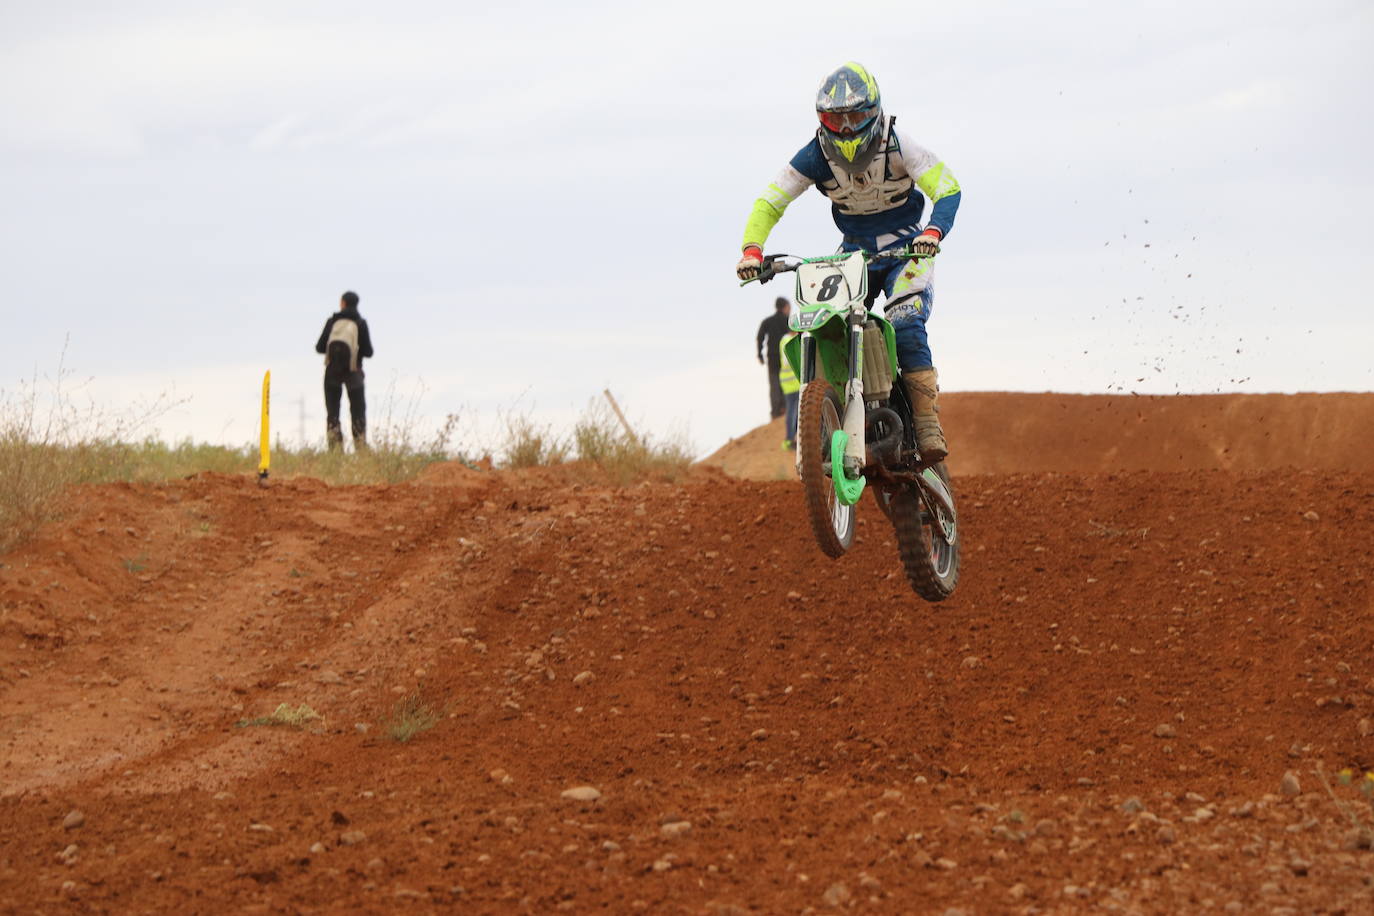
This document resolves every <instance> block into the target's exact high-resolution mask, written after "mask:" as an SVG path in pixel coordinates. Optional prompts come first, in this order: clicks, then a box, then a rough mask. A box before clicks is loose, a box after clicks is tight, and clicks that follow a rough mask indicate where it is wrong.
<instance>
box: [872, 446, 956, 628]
mask: <svg viewBox="0 0 1374 916" xmlns="http://www.w3.org/2000/svg"><path fill="white" fill-rule="evenodd" d="M934 471H935V473H936V474H938V475H939V476H940V480H941V481H943V482H944V484H945V487H946V489H949V491H950V499H951V501H953V494H954V491H953V489H952V488H951V487H950V484H949V471H948V470H947V469H946V468H945V463H944V462H943V461H942V462H940V463H939V464H937V465H935V466H934ZM886 499H887V509H888V515H889V516H890V517H891V518H892V526H893V527H894V528H895V529H896V530H897V552H898V554H900V555H901V558H902V568H903V569H905V570H906V577H907V579H908V580H909V581H910V582H911V588H912V590H913V591H915V592H916V594H918V595H920V596H921V597H922V598H924V599H926V600H927V601H943V600H944V599H946V598H948V597H949V596H950V595H951V594H952V593H953V592H954V587H955V586H956V585H958V584H959V525H958V520H957V517H953V516H951V517H949V518H946V519H939V518H936V517H935V516H932V515H931V513H930V510H929V509H928V508H927V507H926V504H925V501H924V500H922V499H921V494H920V493H919V492H918V491H917V489H916V485H915V484H911V485H909V486H904V487H902V488H901V489H900V490H897V491H896V492H894V493H891V494H890V495H888V496H886ZM939 511H940V512H941V513H942V512H943V510H939ZM942 522H944V523H947V524H942ZM946 527H948V528H949V532H948V533H946V531H945V528H946Z"/></svg>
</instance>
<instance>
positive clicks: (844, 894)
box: [821, 881, 854, 906]
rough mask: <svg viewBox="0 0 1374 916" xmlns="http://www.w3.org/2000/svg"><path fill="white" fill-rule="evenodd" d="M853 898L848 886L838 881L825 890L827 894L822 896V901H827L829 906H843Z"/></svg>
mask: <svg viewBox="0 0 1374 916" xmlns="http://www.w3.org/2000/svg"><path fill="white" fill-rule="evenodd" d="M853 896H854V895H853V894H851V893H850V892H849V888H848V887H847V886H845V885H844V884H842V883H840V882H838V881H837V882H836V883H834V884H832V885H830V886H829V887H827V888H826V889H825V893H824V894H821V899H822V900H824V901H825V903H826V905H827V906H843V905H844V904H846V903H848V902H849V900H850V898H852V897H853Z"/></svg>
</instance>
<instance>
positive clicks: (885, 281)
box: [840, 227, 935, 372]
mask: <svg viewBox="0 0 1374 916" xmlns="http://www.w3.org/2000/svg"><path fill="white" fill-rule="evenodd" d="M918 228H919V227H918ZM865 241H867V242H869V243H870V245H868V246H865V245H864V244H863V242H865ZM873 241H874V240H872V239H853V240H851V238H850V237H849V236H846V237H845V240H844V242H843V244H841V245H840V250H841V251H873V250H874V248H875V247H876V246H873V245H872V244H871V243H872V242H873ZM906 241H908V240H907V239H904V238H903V239H900V240H899V242H900V243H902V244H905V242H906ZM887 247H895V245H889V246H887ZM934 270H935V263H934V262H933V261H932V260H931V259H930V258H922V259H920V260H915V259H912V260H910V261H894V262H891V263H890V264H888V265H886V266H883V265H880V266H877V267H873V268H870V269H869V271H868V304H869V305H870V306H872V304H873V303H874V302H875V301H877V298H878V293H879V291H881V292H882V293H883V294H884V295H885V296H886V297H887V301H886V302H885V303H884V304H883V311H884V313H885V314H886V316H887V320H888V321H890V322H892V331H893V333H894V335H895V336H896V338H897V365H899V366H900V367H901V369H902V371H903V372H912V371H915V370H917V369H929V368H931V367H932V366H934V365H935V363H934V362H933V361H932V359H931V355H930V343H929V342H928V341H927V340H926V319H928V318H929V317H930V310H931V309H932V308H933V307H934V305H935V282H934V277H933V276H932V274H933V273H934Z"/></svg>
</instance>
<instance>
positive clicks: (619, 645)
mask: <svg viewBox="0 0 1374 916" xmlns="http://www.w3.org/2000/svg"><path fill="white" fill-rule="evenodd" d="M956 485H957V487H958V496H959V499H960V500H961V514H962V517H963V520H964V534H965V538H966V543H965V551H966V553H965V566H964V577H963V579H962V581H961V584H960V586H959V590H958V592H957V593H956V595H955V597H954V598H952V599H951V600H949V601H947V602H945V603H943V604H940V605H934V606H932V605H927V604H925V603H923V602H921V601H919V600H917V599H915V598H914V596H912V594H911V593H910V591H909V590H908V588H907V587H906V585H905V580H904V579H903V577H902V575H901V574H900V572H899V570H898V568H897V563H896V550H895V547H894V544H893V542H892V538H891V534H890V531H889V529H888V528H887V526H886V524H885V522H884V521H883V518H882V516H881V515H880V513H879V512H878V511H877V510H876V508H875V507H874V506H873V505H872V503H871V502H870V501H869V500H868V498H867V497H865V500H864V503H863V504H862V505H861V513H860V517H861V519H862V521H861V523H860V528H859V533H858V544H857V546H856V548H855V549H854V550H853V551H852V552H851V553H850V554H849V555H848V556H846V557H845V558H844V559H842V560H839V561H830V560H827V559H826V558H824V557H823V556H822V555H821V554H820V553H819V551H818V550H817V549H816V548H815V547H814V545H813V543H812V542H811V538H810V534H809V532H808V530H807V529H806V521H805V516H804V513H803V510H802V504H801V500H800V499H799V497H798V493H797V491H796V489H795V484H793V483H790V482H786V481H778V482H750V481H742V480H737V479H731V478H728V477H726V476H724V475H722V474H720V473H719V472H715V471H710V470H703V471H698V472H695V473H694V474H693V475H692V476H691V477H690V478H689V479H687V480H686V481H684V482H679V483H676V484H670V483H661V482H660V483H645V484H640V485H636V486H632V487H629V488H623V489H616V488H611V487H607V486H604V485H602V484H601V483H599V482H598V481H597V480H596V479H595V478H594V477H592V476H591V475H590V474H586V473H584V472H580V471H579V470H578V469H576V468H572V469H561V470H557V471H535V472H524V473H504V472H501V473H493V472H476V471H469V470H466V469H464V468H461V467H443V468H439V469H436V470H435V471H434V472H433V473H431V474H430V475H429V476H428V477H427V479H426V480H425V481H422V482H420V483H415V484H409V485H403V486H393V487H370V488H330V487H327V486H325V485H324V484H321V483H317V482H313V481H309V480H297V481H287V482H276V483H274V484H273V485H272V486H271V487H270V488H268V489H265V490H264V489H259V488H258V487H256V486H255V485H254V484H253V482H252V481H251V479H250V478H248V477H246V476H245V477H226V476H216V475H201V476H199V477H196V478H194V479H190V480H186V481H178V482H174V483H170V484H166V485H162V486H112V487H101V488H92V489H89V490H86V491H84V492H83V493H82V494H81V498H80V500H79V503H78V505H77V506H76V507H75V509H74V511H73V513H72V514H71V516H70V517H69V518H68V519H67V520H66V521H65V522H63V523H61V524H56V525H53V526H50V527H49V528H47V529H45V530H44V531H43V532H42V534H41V536H40V538H39V539H38V540H37V541H36V542H34V543H32V544H30V545H28V546H26V547H24V548H22V549H21V550H19V551H17V552H15V553H13V554H10V555H8V556H6V557H4V558H2V561H3V564H4V566H3V568H0V910H3V911H6V912H26V913H27V912H38V911H42V912H128V911H139V912H171V911H179V912H206V913H209V912H225V911H248V912H338V911H341V910H353V911H365V912H377V911H386V910H391V909H398V908H402V907H405V908H408V909H418V910H419V911H440V910H443V909H453V908H456V909H458V910H459V911H462V912H475V913H505V912H531V913H546V912H554V911H570V912H586V911H603V912H616V913H621V912H636V911H646V912H665V913H703V914H713V913H736V914H737V913H745V912H757V913H779V912H802V911H807V910H808V909H809V910H811V911H814V912H838V911H846V910H853V911H859V912H882V913H948V912H951V911H955V912H963V913H967V914H972V913H999V912H1007V913H1022V912H1026V913H1029V912H1111V911H1116V912H1140V913H1172V912H1200V911H1207V910H1212V911H1218V912H1242V913H1252V912H1283V911H1288V912H1295V913H1298V912H1300V913H1309V912H1347V913H1361V912H1369V911H1370V910H1371V906H1372V905H1374V896H1371V895H1372V894H1374V890H1371V881H1374V853H1371V852H1370V851H1368V850H1365V849H1361V848H1359V836H1358V834H1357V833H1356V832H1355V829H1354V826H1353V825H1352V822H1351V821H1350V820H1348V819H1347V816H1346V814H1345V813H1343V812H1342V810H1341V809H1340V808H1339V807H1338V806H1337V805H1336V804H1335V803H1333V801H1332V800H1331V798H1330V797H1328V796H1327V794H1326V792H1325V791H1324V790H1323V788H1322V786H1321V783H1320V782H1319V780H1318V776H1317V773H1318V771H1319V770H1320V771H1324V772H1326V773H1327V774H1331V773H1334V772H1335V771H1337V770H1340V769H1341V768H1344V767H1351V768H1354V769H1356V770H1357V771H1362V770H1364V769H1366V768H1374V738H1371V737H1370V735H1371V732H1374V726H1371V719H1374V670H1371V667H1370V649H1371V647H1372V646H1374V622H1371V610H1374V608H1371V595H1370V592H1369V582H1368V579H1369V576H1370V574H1371V555H1374V472H1371V471H1369V470H1364V469H1361V470H1349V471H1346V470H1324V471H1320V472H1318V471H1284V472H1282V473H1266V472H1260V471H1236V470H1205V471H1190V472H1186V473H1185V472H1164V471H1144V470H1140V471H1130V472H1119V473H1098V474H1087V473H1050V474H986V475H962V476H960V477H959V478H957V480H956ZM417 692H418V693H419V694H420V695H421V696H422V697H424V698H425V699H426V700H427V701H429V702H430V703H432V704H433V705H434V706H435V707H436V708H438V709H440V710H441V711H442V715H443V718H442V719H441V720H440V721H439V723H438V724H437V725H436V726H435V727H434V728H433V729H432V730H430V731H427V732H424V733H422V734H420V735H419V736H418V737H416V738H415V739H414V740H412V741H410V742H408V743H404V744H402V743H397V742H396V741H393V740H391V739H390V738H389V737H387V736H386V734H385V728H384V727H383V726H382V725H381V724H380V722H381V720H383V719H384V718H385V717H386V716H387V715H388V714H389V712H391V711H392V710H393V709H394V708H395V706H396V704H397V702H398V700H399V699H400V698H402V697H404V696H406V695H410V694H413V693H417ZM281 703H289V704H292V705H296V704H302V703H305V704H309V705H310V706H311V707H312V708H313V709H315V710H317V711H318V712H319V713H320V714H321V715H322V716H323V720H322V721H317V722H313V723H310V724H309V725H307V727H305V728H303V729H300V730H296V729H290V728H272V727H259V726H249V727H240V726H239V725H238V723H240V722H242V721H243V720H246V719H251V718H253V717H259V716H265V715H268V714H270V713H271V712H272V711H273V710H274V709H275V708H276V707H277V706H278V704H281ZM571 789H580V790H581V791H580V792H574V793H572V794H573V795H574V796H578V797H566V796H565V793H567V791H568V790H571ZM1335 791H1336V792H1337V794H1338V796H1339V797H1340V798H1341V799H1343V800H1349V801H1351V802H1354V803H1359V802H1360V797H1359V795H1358V794H1357V793H1356V792H1355V791H1354V790H1353V789H1348V788H1343V787H1340V786H1336V787H1335ZM1351 810H1352V811H1356V812H1359V811H1360V809H1359V808H1357V807H1356V808H1352V809H1351ZM1361 816H1363V817H1364V818H1365V819H1366V822H1368V818H1369V810H1368V807H1367V806H1366V807H1365V808H1364V809H1363V812H1362V814H1361Z"/></svg>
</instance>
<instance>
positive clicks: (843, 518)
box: [797, 378, 854, 557]
mask: <svg viewBox="0 0 1374 916" xmlns="http://www.w3.org/2000/svg"><path fill="white" fill-rule="evenodd" d="M843 415H844V405H843V404H841V403H840V396H839V395H838V394H836V393H835V389H834V388H832V387H831V386H830V383H829V382H827V381H826V380H825V379H822V378H818V379H813V380H812V381H810V382H808V383H807V384H806V387H805V388H803V389H802V393H801V402H800V404H799V405H798V409H797V455H798V456H799V459H800V460H799V462H798V465H799V466H798V471H799V472H800V474H801V482H802V489H803V491H805V494H806V514H807V515H808V516H809V517H810V519H811V530H812V532H813V533H814V534H815V535H816V543H817V544H819V545H820V548H821V551H822V552H824V553H825V555H826V556H829V557H841V556H844V553H845V551H846V550H848V549H849V545H851V544H853V543H854V507H853V506H846V505H845V504H844V503H842V502H840V499H839V497H838V496H837V495H836V493H835V483H834V481H833V480H832V479H831V477H830V474H831V470H830V438H831V436H833V435H834V434H835V431H836V430H838V429H841V428H842V425H843V424H842V421H841V419H840V418H841V417H842V416H843ZM840 473H841V474H843V473H844V470H843V469H841V470H840Z"/></svg>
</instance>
